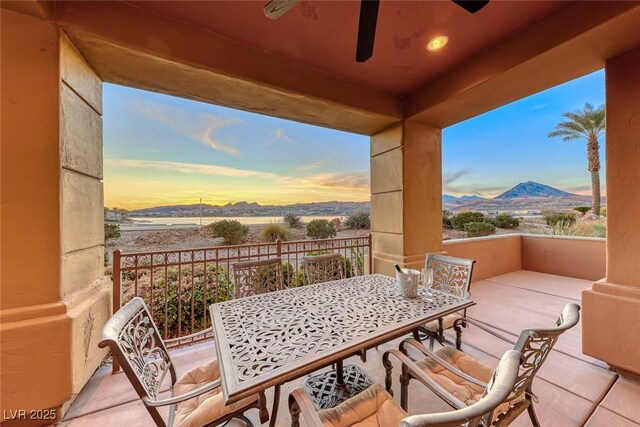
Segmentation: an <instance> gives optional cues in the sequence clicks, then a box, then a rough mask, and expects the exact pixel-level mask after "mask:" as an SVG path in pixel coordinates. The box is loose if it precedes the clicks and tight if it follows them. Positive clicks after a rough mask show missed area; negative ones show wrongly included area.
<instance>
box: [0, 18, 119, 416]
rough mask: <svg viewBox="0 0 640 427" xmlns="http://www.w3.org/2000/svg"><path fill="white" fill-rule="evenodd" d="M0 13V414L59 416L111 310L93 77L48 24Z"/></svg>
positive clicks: (81, 380)
mask: <svg viewBox="0 0 640 427" xmlns="http://www.w3.org/2000/svg"><path fill="white" fill-rule="evenodd" d="M1 13H2V37H1V42H2V49H1V53H2V58H1V59H2V73H1V75H2V93H1V98H2V159H1V161H2V169H1V174H2V182H1V185H2V194H1V197H2V203H1V208H2V215H1V221H2V224H1V225H2V234H1V243H2V248H1V249H2V268H1V273H0V274H1V279H2V286H1V295H2V298H1V301H2V302H1V306H0V308H1V311H0V333H1V339H2V343H1V351H2V359H1V361H2V366H1V370H0V378H1V379H0V384H1V390H0V393H1V395H2V399H1V408H0V410H2V411H5V410H7V411H8V410H16V409H24V410H29V409H47V408H56V409H58V412H57V413H58V415H61V414H62V409H63V408H62V406H63V405H64V404H65V403H68V402H69V401H70V399H71V398H72V396H73V395H74V394H75V393H77V392H78V391H79V390H80V389H81V387H82V386H83V385H84V384H85V382H86V380H87V379H88V378H89V377H90V375H91V374H92V373H93V372H94V370H95V369H96V367H97V366H98V364H99V363H100V362H101V361H102V359H103V358H104V355H105V351H104V350H99V349H98V348H97V343H98V340H99V336H100V328H101V326H102V324H104V322H105V320H106V318H107V317H108V316H109V315H110V313H111V306H110V301H111V284H110V281H109V280H108V279H105V278H104V277H103V276H104V268H103V240H104V237H103V227H102V217H103V197H102V182H101V179H102V117H101V108H102V107H101V93H102V82H101V81H100V79H98V78H97V76H96V75H95V73H93V71H92V70H91V68H90V67H89V66H88V65H87V64H86V62H85V61H84V60H83V58H82V57H81V56H80V55H79V53H78V52H77V50H76V49H75V48H74V47H73V46H72V45H71V44H70V42H69V40H68V39H67V38H66V37H65V36H64V35H63V34H61V33H60V31H59V29H58V28H57V27H56V26H54V25H53V24H51V23H49V22H46V21H43V20H40V19H38V18H33V17H29V16H26V15H21V14H17V13H14V12H11V11H7V10H5V9H2V11H1ZM27 35H28V36H27Z"/></svg>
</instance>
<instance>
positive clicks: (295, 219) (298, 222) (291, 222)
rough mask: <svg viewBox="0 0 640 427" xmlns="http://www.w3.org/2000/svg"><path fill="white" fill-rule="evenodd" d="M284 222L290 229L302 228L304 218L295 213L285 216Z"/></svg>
mask: <svg viewBox="0 0 640 427" xmlns="http://www.w3.org/2000/svg"><path fill="white" fill-rule="evenodd" d="M282 222H284V223H285V224H286V225H287V227H289V228H302V218H300V217H299V216H298V215H296V214H294V213H293V212H288V213H286V214H284V216H283V217H282Z"/></svg>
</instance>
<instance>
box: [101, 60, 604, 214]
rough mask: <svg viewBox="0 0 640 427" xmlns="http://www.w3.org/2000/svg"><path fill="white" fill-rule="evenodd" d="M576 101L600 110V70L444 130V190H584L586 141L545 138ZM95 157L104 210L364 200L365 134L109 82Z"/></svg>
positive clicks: (366, 190) (586, 184) (366, 186)
mask: <svg viewBox="0 0 640 427" xmlns="http://www.w3.org/2000/svg"><path fill="white" fill-rule="evenodd" d="M585 101H587V102H591V103H593V104H595V105H600V104H602V103H604V72H603V71H599V72H596V73H593V74H590V75H588V76H585V77H583V78H581V79H578V80H575V81H573V82H569V83H566V84H564V85H562V86H558V87H556V88H553V89H550V90H547V91H545V92H542V93H539V94H537V95H534V96H531V97H529V98H526V99H524V100H521V101H518V102H515V103H513V104H510V105H507V106H505V107H502V108H499V109H497V110H494V111H492V112H489V113H487V114H484V115H482V116H479V117H476V118H473V119H470V120H467V121H466V122H463V123H460V124H458V125H456V126H452V127H450V128H447V129H445V130H444V131H443V192H444V193H447V194H453V195H463V194H478V195H481V196H485V197H491V196H495V195H497V194H499V193H501V192H502V191H504V190H506V189H508V188H510V187H512V186H513V185H515V184H517V183H518V182H522V181H530V180H531V181H537V182H540V183H543V184H548V185H552V186H554V187H557V188H560V189H563V190H567V191H571V192H575V193H581V194H589V191H590V185H589V183H590V179H589V174H588V172H587V170H586V151H585V143H584V142H583V141H574V142H569V143H564V142H562V141H561V140H559V139H549V138H547V137H546V134H547V133H548V132H549V131H550V130H551V129H553V126H554V125H555V123H556V122H557V121H558V120H559V119H560V118H561V114H562V112H564V111H573V110H575V109H577V108H579V107H581V106H582V105H584V102H585ZM601 145H604V141H601ZM602 153H604V151H602ZM603 155H604V154H601V156H603ZM104 158H105V161H104V188H105V206H109V207H116V206H117V207H121V208H127V209H136V208H142V207H150V206H157V205H168V204H190V203H198V201H199V199H200V198H202V200H203V202H204V203H210V204H226V203H228V202H238V201H243V200H244V201H249V202H258V203H260V204H276V205H281V204H290V203H299V202H318V201H328V200H343V201H363V200H368V199H369V138H368V137H366V136H362V135H354V134H349V133H345V132H339V131H335V130H331V129H325V128H321V127H315V126H309V125H305V124H300V123H296V122H291V121H287V120H282V119H277V118H273V117H268V116H261V115H258V114H253V113H247V112H244V111H239V110H233V109H230V108H225V107H220V106H215V105H210V104H205V103H201V102H195V101H190V100H186V99H181V98H175V97H171V96H167V95H160V94H156V93H152V92H146V91H141V90H136V89H131V88H126V87H122V86H116V85H111V84H105V85H104ZM602 181H603V186H604V171H603V173H602Z"/></svg>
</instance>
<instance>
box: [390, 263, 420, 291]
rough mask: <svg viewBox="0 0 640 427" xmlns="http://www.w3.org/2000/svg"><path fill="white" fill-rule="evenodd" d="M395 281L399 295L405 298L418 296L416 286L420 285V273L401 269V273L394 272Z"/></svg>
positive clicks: (409, 269)
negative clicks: (398, 288)
mask: <svg viewBox="0 0 640 427" xmlns="http://www.w3.org/2000/svg"><path fill="white" fill-rule="evenodd" d="M396 279H397V280H398V285H399V287H400V293H401V294H402V295H403V296H405V297H407V298H415V297H417V296H418V285H419V284H420V272H419V271H418V270H413V269H411V268H403V269H402V273H400V272H399V271H396Z"/></svg>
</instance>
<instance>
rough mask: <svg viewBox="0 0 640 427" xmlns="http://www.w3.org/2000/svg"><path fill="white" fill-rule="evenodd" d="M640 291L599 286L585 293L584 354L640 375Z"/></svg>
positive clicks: (616, 286)
mask: <svg viewBox="0 0 640 427" xmlns="http://www.w3.org/2000/svg"><path fill="white" fill-rule="evenodd" d="M638 313H640V288H638V287H633V286H625V285H617V284H613V283H606V282H597V283H594V284H593V286H592V287H591V289H587V290H584V291H583V292H582V351H583V353H585V354H587V355H589V356H593V357H595V358H597V359H600V360H602V361H604V362H606V363H607V364H609V365H610V366H611V367H612V368H614V370H616V371H618V372H620V373H625V372H630V373H631V374H634V375H640V346H638V343H640V316H638Z"/></svg>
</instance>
